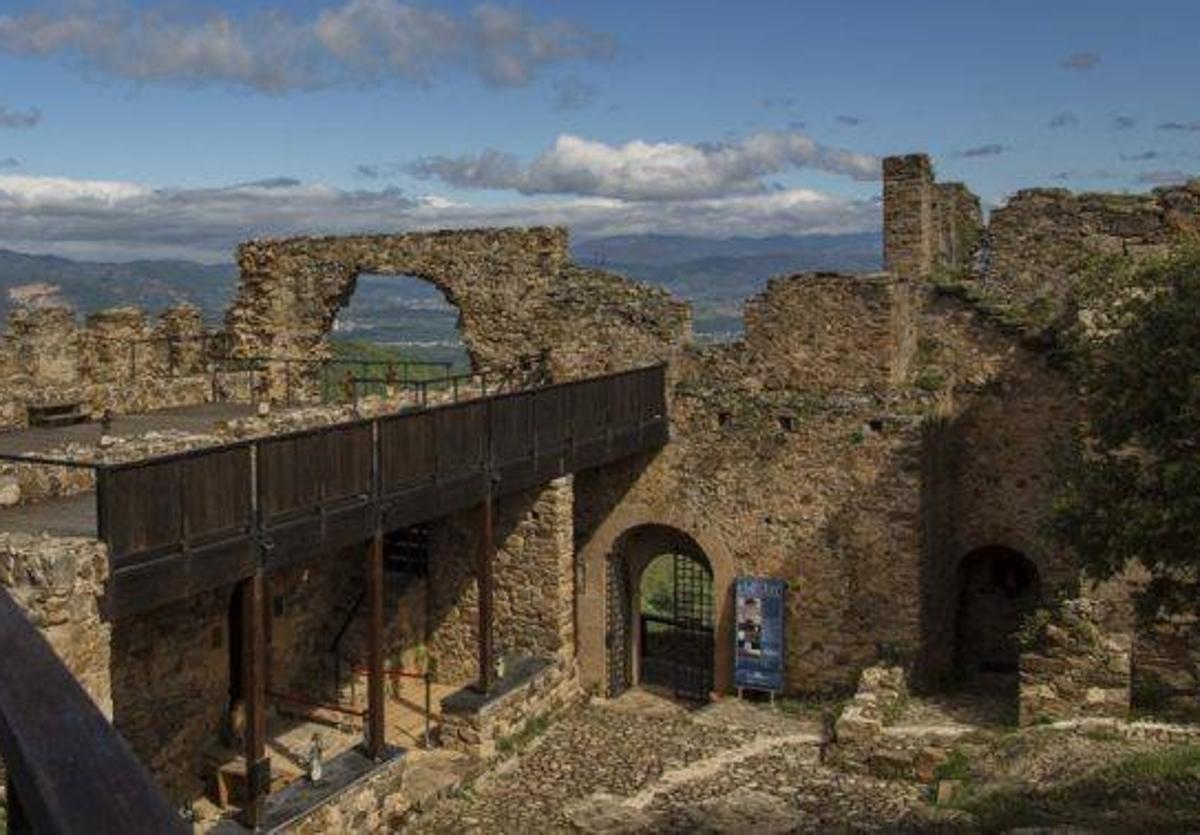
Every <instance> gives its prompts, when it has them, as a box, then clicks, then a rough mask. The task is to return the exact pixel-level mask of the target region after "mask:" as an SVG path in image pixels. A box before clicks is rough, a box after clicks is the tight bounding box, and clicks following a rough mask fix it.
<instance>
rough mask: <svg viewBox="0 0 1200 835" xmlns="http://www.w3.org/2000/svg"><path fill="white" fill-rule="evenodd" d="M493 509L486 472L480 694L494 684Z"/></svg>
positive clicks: (481, 536) (481, 539)
mask: <svg viewBox="0 0 1200 835" xmlns="http://www.w3.org/2000/svg"><path fill="white" fill-rule="evenodd" d="M492 510H493V508H492V480H491V475H490V473H489V474H488V486H487V494H486V495H485V496H484V499H483V506H482V507H481V508H480V516H481V519H480V529H479V568H478V577H479V580H478V582H479V682H478V683H477V685H476V687H477V688H478V690H479V692H481V693H490V692H491V691H492V686H493V685H494V684H495V681H496V667H495V659H494V657H493V650H492V591H493V586H494V584H495V580H494V578H493V576H492V560H493V556H494V555H493V551H494V550H495V546H494V543H493V537H494V531H493V527H492V526H493V519H492Z"/></svg>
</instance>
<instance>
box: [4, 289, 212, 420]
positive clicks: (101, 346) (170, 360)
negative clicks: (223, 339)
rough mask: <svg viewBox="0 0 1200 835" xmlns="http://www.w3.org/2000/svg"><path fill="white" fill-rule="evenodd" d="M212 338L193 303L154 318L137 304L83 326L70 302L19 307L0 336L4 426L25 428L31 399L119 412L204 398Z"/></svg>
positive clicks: (209, 387)
mask: <svg viewBox="0 0 1200 835" xmlns="http://www.w3.org/2000/svg"><path fill="white" fill-rule="evenodd" d="M212 336H213V335H212V334H209V333H208V332H207V331H206V330H205V329H204V326H203V323H202V322H201V320H200V311H199V310H198V309H197V308H195V307H193V306H191V305H179V306H177V307H172V308H168V309H167V310H165V311H163V313H162V314H161V316H160V317H159V320H158V321H157V322H156V323H151V322H150V321H148V320H147V318H146V316H145V314H144V313H143V312H142V311H140V310H137V309H136V308H132V307H122V308H113V309H111V310H105V311H101V312H98V313H93V314H91V315H90V316H88V317H87V318H86V320H85V321H84V322H83V323H82V324H80V323H79V322H78V321H77V320H76V317H75V315H74V314H73V313H72V312H71V311H70V310H69V309H67V308H56V307H42V308H18V309H16V310H14V311H13V312H12V313H11V314H10V316H9V321H8V332H7V333H6V334H4V336H3V337H0V391H2V392H3V393H2V394H0V429H9V428H18V427H21V426H24V425H25V423H26V419H27V418H26V407H27V405H28V404H42V403H75V402H78V403H81V404H82V406H83V409H84V410H85V412H90V413H93V414H98V413H100V412H102V411H103V410H104V409H106V408H107V409H112V410H113V411H114V412H116V413H118V414H121V413H128V412H145V411H150V410H153V409H161V408H168V407H171V406H183V405H191V404H194V403H203V402H206V401H208V400H209V399H211V397H212V381H211V378H210V376H209V375H208V373H207V368H206V366H207V360H208V359H209V357H208V356H207V353H208V352H207V350H206V349H207V348H208V347H209V346H210V341H211V339H212Z"/></svg>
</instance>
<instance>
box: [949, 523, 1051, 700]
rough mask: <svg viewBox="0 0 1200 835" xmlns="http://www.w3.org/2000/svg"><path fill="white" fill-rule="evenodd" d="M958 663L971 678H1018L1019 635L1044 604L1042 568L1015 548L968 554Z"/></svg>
mask: <svg viewBox="0 0 1200 835" xmlns="http://www.w3.org/2000/svg"><path fill="white" fill-rule="evenodd" d="M958 579H959V595H958V611H957V617H956V619H955V665H956V668H957V670H958V672H959V674H960V675H962V676H963V677H964V678H965V679H967V680H971V679H975V678H978V677H980V676H984V677H987V676H1005V677H1012V678H1014V679H1015V676H1016V674H1017V669H1018V663H1019V661H1020V655H1021V648H1020V645H1019V642H1018V638H1017V632H1018V630H1019V629H1020V627H1021V623H1022V620H1023V618H1024V617H1025V616H1026V615H1027V614H1028V613H1029V612H1031V611H1032V610H1033V609H1035V608H1036V607H1037V605H1038V603H1039V602H1040V600H1041V578H1040V577H1039V576H1038V571H1037V567H1036V566H1035V565H1034V564H1033V562H1032V561H1031V560H1029V559H1028V558H1027V557H1026V556H1025V555H1024V554H1022V553H1020V552H1019V551H1014V550H1012V549H1011V548H1005V547H1001V546H989V547H985V548H978V549H976V550H974V551H972V552H970V553H969V554H967V555H966V556H965V557H964V558H963V559H962V562H961V563H960V564H959V569H958Z"/></svg>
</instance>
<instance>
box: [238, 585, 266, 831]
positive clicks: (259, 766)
mask: <svg viewBox="0 0 1200 835" xmlns="http://www.w3.org/2000/svg"><path fill="white" fill-rule="evenodd" d="M240 594H241V601H240V603H241V607H242V634H241V636H240V640H241V642H242V687H243V694H242V697H243V699H244V700H245V703H246V735H245V737H246V738H245V742H246V750H245V757H246V805H245V807H244V808H243V809H242V822H243V823H244V824H245V825H246V826H248V827H250V828H251V829H258V828H259V827H261V826H262V825H263V823H264V822H265V815H264V809H263V801H264V799H265V798H266V796H267V794H268V793H269V792H270V788H271V761H270V760H269V759H268V758H267V755H266V751H267V641H266V609H267V607H266V580H265V578H264V576H263V571H262V569H261V568H259V569H258V570H257V571H255V572H254V575H253V576H252V577H250V578H249V579H246V580H243V581H242V583H241V587H240Z"/></svg>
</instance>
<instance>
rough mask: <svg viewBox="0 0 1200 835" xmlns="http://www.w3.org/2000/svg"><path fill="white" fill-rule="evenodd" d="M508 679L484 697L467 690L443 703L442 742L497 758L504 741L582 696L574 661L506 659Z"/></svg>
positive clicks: (487, 757)
mask: <svg viewBox="0 0 1200 835" xmlns="http://www.w3.org/2000/svg"><path fill="white" fill-rule="evenodd" d="M506 665H507V667H508V669H507V671H506V673H505V676H504V678H502V679H500V680H499V681H498V682H497V683H496V689H495V691H494V692H493V693H491V694H489V695H487V696H483V695H481V694H479V693H476V692H475V691H473V690H471V689H469V688H464V689H463V690H461V691H459V692H458V693H456V694H454V695H452V696H449V697H447V698H445V699H443V700H442V727H441V744H442V745H444V746H445V747H447V748H450V749H452V750H455V751H461V752H463V753H466V754H470V755H472V756H474V757H479V758H481V759H489V758H491V757H493V756H495V755H496V753H497V751H498V746H501V745H502V744H503V741H504V740H505V739H506V738H509V737H512V736H513V735H515V734H518V733H520V731H521V730H522V729H523V728H525V727H526V726H528V725H529V723H530V722H534V721H537V720H541V719H545V718H547V717H550V716H552V715H554V714H556V713H558V712H559V711H561V710H563V709H565V708H567V707H569V706H571V705H573V704H576V703H577V702H579V701H580V700H581V699H582V698H583V691H582V690H580V688H579V677H578V675H577V671H576V668H575V664H574V663H564V662H561V661H548V660H545V659H536V658H521V659H515V658H513V659H506Z"/></svg>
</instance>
